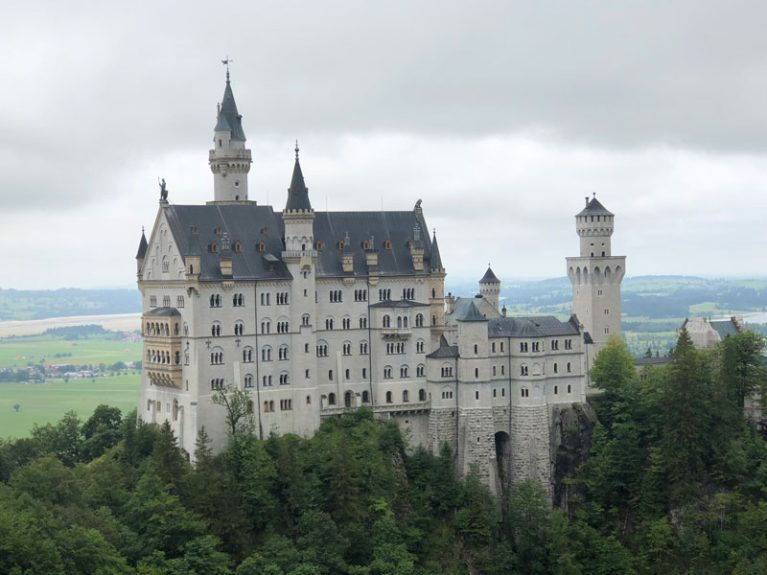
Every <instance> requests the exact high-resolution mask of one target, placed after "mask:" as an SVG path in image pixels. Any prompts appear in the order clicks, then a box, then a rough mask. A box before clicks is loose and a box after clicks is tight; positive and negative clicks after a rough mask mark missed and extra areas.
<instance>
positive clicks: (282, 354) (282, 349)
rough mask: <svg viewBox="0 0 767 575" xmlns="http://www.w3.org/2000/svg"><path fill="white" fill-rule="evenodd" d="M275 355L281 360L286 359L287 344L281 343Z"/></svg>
mask: <svg viewBox="0 0 767 575" xmlns="http://www.w3.org/2000/svg"><path fill="white" fill-rule="evenodd" d="M277 357H279V359H280V360H283V361H284V360H286V359H288V346H287V345H284V344H283V345H281V346H280V349H279V350H278V355H277Z"/></svg>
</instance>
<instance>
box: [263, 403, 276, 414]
mask: <svg viewBox="0 0 767 575" xmlns="http://www.w3.org/2000/svg"><path fill="white" fill-rule="evenodd" d="M273 411H274V401H265V402H264V413H272V412H273Z"/></svg>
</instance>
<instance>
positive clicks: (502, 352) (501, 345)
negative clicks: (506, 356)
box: [501, 342, 503, 353]
mask: <svg viewBox="0 0 767 575" xmlns="http://www.w3.org/2000/svg"><path fill="white" fill-rule="evenodd" d="M501 353H503V342H501Z"/></svg>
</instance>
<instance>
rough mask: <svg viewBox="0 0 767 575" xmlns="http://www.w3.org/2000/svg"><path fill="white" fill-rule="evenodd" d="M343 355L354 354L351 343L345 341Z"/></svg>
mask: <svg viewBox="0 0 767 575" xmlns="http://www.w3.org/2000/svg"><path fill="white" fill-rule="evenodd" d="M343 353H344V355H351V354H352V343H351V342H350V341H345V342H344V345H343Z"/></svg>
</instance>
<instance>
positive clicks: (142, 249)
mask: <svg viewBox="0 0 767 575" xmlns="http://www.w3.org/2000/svg"><path fill="white" fill-rule="evenodd" d="M148 247H149V244H148V243H147V241H146V235H145V234H144V228H141V239H140V240H139V243H138V251H137V252H136V273H141V268H142V267H144V257H146V250H147V248H148Z"/></svg>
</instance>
